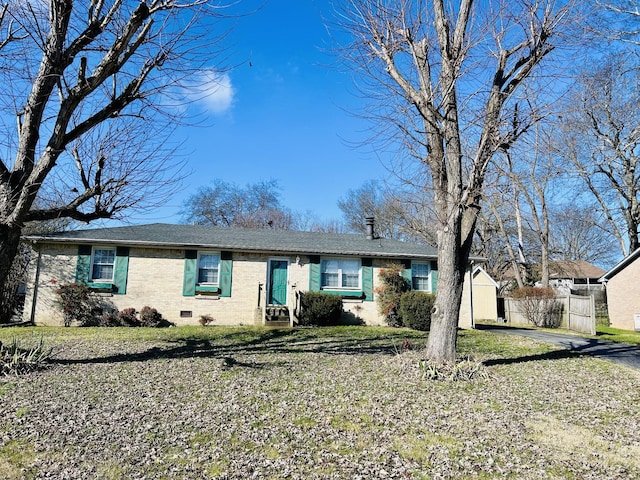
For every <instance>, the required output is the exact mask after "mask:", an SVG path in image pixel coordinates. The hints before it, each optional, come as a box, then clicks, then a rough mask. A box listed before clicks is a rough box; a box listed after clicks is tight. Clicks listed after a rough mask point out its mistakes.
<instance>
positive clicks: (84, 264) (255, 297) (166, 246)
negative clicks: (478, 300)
mask: <svg viewBox="0 0 640 480" xmlns="http://www.w3.org/2000/svg"><path fill="white" fill-rule="evenodd" d="M26 240H27V241H29V242H30V243H31V245H32V246H33V248H34V250H35V251H36V257H35V258H37V261H35V262H32V265H31V266H30V275H29V284H28V290H27V294H26V301H25V309H24V312H25V313H24V315H25V319H26V320H32V321H34V322H35V323H36V324H43V325H61V324H62V323H63V319H62V315H61V313H60V312H59V311H58V309H57V308H56V307H55V305H54V300H55V298H56V293H55V291H56V289H57V288H58V287H59V286H60V285H62V284H68V283H71V282H80V283H84V284H87V285H89V287H91V288H92V289H93V290H94V291H95V292H96V295H99V296H101V297H103V301H104V302H105V303H107V304H111V305H113V306H115V307H116V308H118V309H119V310H122V309H125V308H136V309H138V310H139V309H140V308H142V307H143V306H145V305H148V306H150V307H154V308H156V309H157V310H158V311H159V312H160V313H162V315H163V316H164V318H166V319H167V320H169V321H172V322H174V323H176V324H177V325H186V324H197V323H198V319H199V318H200V316H201V315H211V316H212V317H214V319H215V322H214V324H220V325H241V324H244V325H247V324H258V325H262V324H269V323H271V324H274V325H276V324H286V325H293V324H295V322H296V313H297V312H298V307H299V294H300V293H301V292H306V291H322V292H330V293H336V294H338V295H341V296H342V298H343V304H344V310H345V321H349V320H352V321H363V322H364V323H366V324H368V325H383V324H384V318H383V317H382V316H380V315H379V314H378V311H377V305H376V302H375V293H374V292H375V290H376V287H377V286H378V285H379V280H378V273H379V269H380V268H381V267H384V266H386V265H388V264H390V263H401V264H402V265H404V267H405V270H404V273H403V276H406V277H407V278H408V279H409V278H410V279H411V283H412V285H413V287H414V288H416V289H419V290H424V291H427V292H435V288H436V284H437V281H438V268H437V262H436V258H437V257H436V250H435V249H434V248H433V247H431V246H428V245H420V244H415V243H404V242H399V241H395V240H386V239H382V238H374V235H373V230H372V229H371V230H370V231H369V234H368V235H353V234H329V233H316V232H298V231H287V230H271V229H240V228H220V227H204V226H193V225H168V224H151V225H140V226H124V227H115V228H100V229H92V230H77V231H68V232H61V233H53V234H42V235H30V236H27V237H26ZM468 279H469V275H467V281H468ZM459 325H460V327H463V328H470V327H472V326H473V321H472V313H471V299H470V294H469V289H468V288H465V294H464V296H463V304H462V309H461V316H460V322H459Z"/></svg>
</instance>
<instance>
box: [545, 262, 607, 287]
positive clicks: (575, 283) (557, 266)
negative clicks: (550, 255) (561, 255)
mask: <svg viewBox="0 0 640 480" xmlns="http://www.w3.org/2000/svg"><path fill="white" fill-rule="evenodd" d="M604 273H605V271H604V270H603V269H601V268H600V267H596V266H595V265H592V264H590V263H589V262H586V261H584V260H556V261H552V262H550V263H549V285H550V286H551V287H553V288H556V289H558V290H562V291H563V292H564V293H575V294H578V295H591V294H596V295H598V294H600V293H602V291H603V287H602V284H601V283H600V282H599V279H600V277H602V275H604Z"/></svg>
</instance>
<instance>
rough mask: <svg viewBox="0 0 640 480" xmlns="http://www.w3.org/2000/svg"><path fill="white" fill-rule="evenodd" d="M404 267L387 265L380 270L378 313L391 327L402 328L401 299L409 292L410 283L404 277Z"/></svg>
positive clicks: (377, 298)
mask: <svg viewBox="0 0 640 480" xmlns="http://www.w3.org/2000/svg"><path fill="white" fill-rule="evenodd" d="M403 270H404V267H403V266H402V265H398V264H391V265H387V266H386V267H384V268H381V269H380V273H379V274H378V278H379V279H380V286H379V287H377V288H376V290H375V293H376V302H377V303H378V311H379V312H380V314H381V315H384V320H385V322H386V323H387V325H389V326H390V327H402V326H403V325H402V316H401V315H400V299H401V298H402V294H403V293H405V292H406V291H407V290H409V281H408V280H407V279H406V278H404V277H403V276H402V271H403Z"/></svg>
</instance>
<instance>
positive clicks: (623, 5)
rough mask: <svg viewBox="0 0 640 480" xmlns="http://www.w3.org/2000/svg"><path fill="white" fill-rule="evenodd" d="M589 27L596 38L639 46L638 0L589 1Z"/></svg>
mask: <svg viewBox="0 0 640 480" xmlns="http://www.w3.org/2000/svg"><path fill="white" fill-rule="evenodd" d="M591 3H592V4H593V12H592V14H591V15H590V16H589V18H590V21H589V26H590V28H591V30H592V31H593V32H594V33H595V34H596V36H597V37H600V38H605V39H608V40H612V41H614V42H617V41H621V42H624V43H629V44H633V45H640V26H639V25H640V2H639V1H638V0H591Z"/></svg>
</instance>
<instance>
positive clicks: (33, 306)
mask: <svg viewBox="0 0 640 480" xmlns="http://www.w3.org/2000/svg"><path fill="white" fill-rule="evenodd" d="M33 246H34V248H35V249H36V251H37V252H38V258H37V259H36V278H35V280H34V281H33V296H32V298H31V315H30V316H29V321H30V322H31V323H33V324H34V325H35V319H36V303H37V301H38V284H39V283H40V257H41V256H42V253H41V252H40V248H39V246H38V244H37V243H34V245H33Z"/></svg>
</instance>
